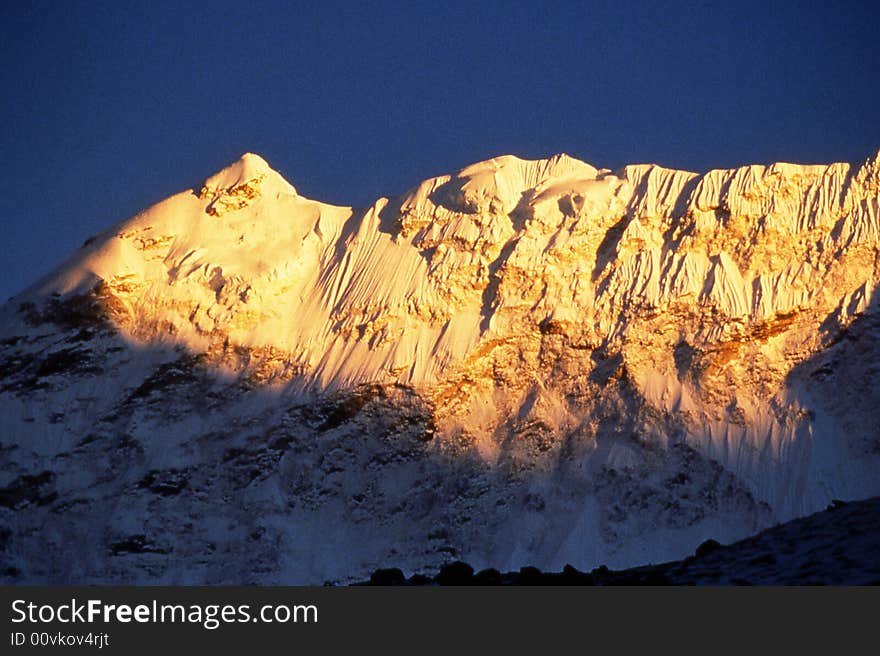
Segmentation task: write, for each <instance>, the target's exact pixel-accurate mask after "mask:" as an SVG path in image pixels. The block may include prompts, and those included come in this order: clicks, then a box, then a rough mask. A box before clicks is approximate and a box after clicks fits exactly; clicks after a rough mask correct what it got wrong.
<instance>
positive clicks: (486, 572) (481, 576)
mask: <svg viewBox="0 0 880 656" xmlns="http://www.w3.org/2000/svg"><path fill="white" fill-rule="evenodd" d="M502 583H503V579H502V578H501V572H499V571H498V570H497V569H494V568H490V569H483V570H480V571H479V572H477V573H476V574H475V575H474V585H502Z"/></svg>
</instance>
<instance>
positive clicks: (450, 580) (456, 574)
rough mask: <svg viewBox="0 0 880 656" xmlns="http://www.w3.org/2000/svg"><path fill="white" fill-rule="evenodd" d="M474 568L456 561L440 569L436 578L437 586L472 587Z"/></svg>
mask: <svg viewBox="0 0 880 656" xmlns="http://www.w3.org/2000/svg"><path fill="white" fill-rule="evenodd" d="M473 578H474V568H473V567H471V566H470V565H468V564H467V563H463V562H461V561H460V560H456V561H455V562H454V563H449V564H448V565H444V566H443V567H441V568H440V573H439V574H438V575H437V577H436V579H435V580H436V581H437V583H438V584H439V585H473V582H474V581H473Z"/></svg>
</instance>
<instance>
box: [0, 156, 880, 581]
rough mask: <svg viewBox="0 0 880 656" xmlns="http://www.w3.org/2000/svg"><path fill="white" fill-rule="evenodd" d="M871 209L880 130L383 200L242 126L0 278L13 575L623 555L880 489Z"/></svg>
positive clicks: (284, 571)
mask: <svg viewBox="0 0 880 656" xmlns="http://www.w3.org/2000/svg"><path fill="white" fill-rule="evenodd" d="M878 231H880V155H878V157H875V158H874V159H872V160H869V161H868V162H866V163H865V164H864V165H862V166H857V167H851V166H849V165H847V164H832V165H830V166H797V165H791V164H775V165H773V166H769V167H764V166H749V167H743V168H740V169H735V170H726V171H711V172H709V173H707V174H705V175H697V174H694V173H688V172H684V171H673V170H668V169H663V168H661V167H657V166H628V167H625V168H624V169H622V170H620V171H617V172H611V171H609V170H605V169H602V170H599V169H596V168H594V167H592V166H590V165H589V164H586V163H584V162H580V161H578V160H576V159H573V158H571V157H568V156H566V155H558V156H555V157H553V158H550V159H547V160H539V161H524V160H520V159H518V158H515V157H510V156H506V157H499V158H496V159H492V160H489V161H487V162H482V163H479V164H475V165H473V166H470V167H468V168H466V169H464V170H462V171H460V172H459V173H458V174H456V175H451V176H441V177H439V178H433V179H431V180H427V181H425V182H423V183H421V184H420V185H419V186H418V187H416V188H415V189H413V190H412V191H410V192H408V193H406V194H404V195H403V196H400V197H397V198H394V199H390V200H389V199H385V198H382V199H379V200H378V201H376V203H375V204H374V205H373V206H371V207H370V208H368V209H366V210H353V209H351V208H344V207H334V206H330V205H326V204H322V203H318V202H315V201H311V200H308V199H305V198H303V197H302V196H300V195H298V194H297V192H296V190H295V189H294V187H293V186H291V185H290V184H289V183H287V182H286V181H285V180H284V179H283V178H282V177H281V176H280V175H279V174H278V173H276V172H275V171H273V170H272V169H271V168H269V166H268V165H267V164H266V163H265V162H264V161H263V160H262V159H261V158H259V157H258V156H256V155H250V154H249V155H245V156H244V157H243V158H242V159H241V160H239V161H238V162H236V163H234V164H232V165H231V166H230V167H228V168H227V169H225V170H223V171H221V172H220V173H218V174H217V175H215V176H213V177H211V178H209V179H208V180H207V181H206V182H205V184H204V187H203V188H202V189H201V190H199V191H186V192H183V193H181V194H178V195H176V196H173V197H171V198H169V199H168V200H165V201H163V202H161V203H159V204H158V205H155V206H154V207H152V208H150V209H148V210H146V211H145V212H143V213H142V214H140V215H138V216H136V217H134V218H133V219H130V220H128V221H126V222H124V223H122V224H120V225H118V226H116V227H115V228H113V229H111V230H110V231H108V232H106V233H104V234H102V235H98V236H96V237H94V238H93V239H91V240H89V242H87V244H86V245H84V247H83V248H82V249H81V250H80V251H78V252H77V253H76V254H74V256H73V257H72V258H71V259H70V260H69V261H68V262H67V263H66V264H65V265H63V266H62V267H61V268H60V269H59V270H58V271H56V272H55V273H53V274H51V275H50V276H48V277H47V278H45V279H44V280H42V281H40V282H39V283H37V284H36V285H34V286H33V287H32V288H31V289H29V290H27V291H26V292H24V293H23V294H21V295H20V296H18V297H16V298H14V299H12V300H11V301H10V302H9V303H7V305H6V306H4V308H3V310H2V312H3V319H2V328H0V332H2V335H0V338H2V339H3V342H2V346H0V375H2V378H0V390H2V397H0V399H2V410H0V411H2V416H0V422H2V427H3V442H2V451H0V476H2V478H0V487H2V490H0V501H2V500H3V499H7V500H8V501H9V502H8V503H6V502H3V503H0V517H2V518H3V522H4V524H5V525H7V526H8V527H9V529H8V530H9V536H8V537H7V538H5V539H4V540H0V549H5V552H4V560H5V561H7V562H9V563H11V565H10V567H9V569H8V571H7V573H6V576H7V577H8V578H9V579H10V580H25V581H50V582H62V581H80V582H93V581H133V580H140V581H152V582H159V581H165V582H181V581H193V582H199V581H205V582H247V581H255V582H256V581H259V582H271V583H302V582H309V583H321V582H323V581H324V580H357V579H362V578H364V576H365V575H368V573H369V572H370V571H372V570H373V569H376V568H377V567H379V566H382V565H384V564H395V565H399V564H403V565H404V566H406V567H409V568H411V570H410V571H420V570H424V571H429V570H431V569H436V567H437V566H438V565H439V564H441V563H442V562H445V561H448V560H452V559H457V558H463V559H466V560H468V561H469V562H471V563H474V564H475V565H476V566H493V567H497V568H499V569H516V568H519V567H521V566H523V565H527V564H534V565H538V566H540V567H544V568H559V567H561V565H562V564H565V563H567V562H568V563H571V564H573V565H575V566H576V567H579V568H582V569H584V568H590V567H592V566H594V565H598V564H603V563H605V564H608V565H611V566H616V567H623V566H628V565H634V564H640V563H642V562H646V561H654V562H656V561H659V560H666V559H671V558H675V557H680V556H682V555H685V554H687V553H690V552H692V551H693V548H694V547H695V546H696V545H697V544H699V543H700V542H702V541H703V540H704V539H705V538H707V537H715V538H719V539H722V540H726V541H730V540H733V539H737V538H741V537H744V536H745V535H748V534H750V533H754V532H755V531H757V530H759V529H761V528H763V527H765V526H767V525H769V524H772V523H774V522H777V521H782V520H786V519H789V518H791V517H794V516H798V515H802V514H805V513H808V512H812V511H815V510H818V509H821V508H824V507H825V506H826V505H827V503H828V501H829V500H830V499H831V498H845V499H855V498H862V497H867V496H871V495H876V494H880V477H878V476H877V473H878V471H880V470H878V465H880V437H878V434H877V432H876V425H877V420H878V418H880V414H878V410H877V408H878V407H880V392H878V391H877V389H878V388H877V387H876V386H875V385H873V380H874V376H875V375H876V368H877V367H878V366H880V351H878V346H880V344H878V335H880V333H878V326H877V321H878V319H877V316H878V313H877V310H876V309H875V307H874V303H873V301H872V294H873V291H874V288H875V286H876V283H877V280H878V277H880V271H878V252H880V250H878V249H880V232H878ZM119 545H124V548H123V547H120V546H119ZM62 551H63V553H62ZM74 553H75V554H77V556H76V557H74V556H73V555H72V554H74Z"/></svg>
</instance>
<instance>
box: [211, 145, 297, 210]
mask: <svg viewBox="0 0 880 656" xmlns="http://www.w3.org/2000/svg"><path fill="white" fill-rule="evenodd" d="M266 181H268V186H267V185H266ZM269 187H273V188H274V189H269ZM266 191H275V192H280V193H286V194H291V195H294V196H295V195H296V189H295V188H294V187H293V185H291V184H290V183H289V182H288V181H287V180H285V179H284V178H283V177H282V175H281V174H280V173H278V172H277V171H275V170H274V169H273V168H272V167H270V166H269V164H268V163H267V162H266V160H264V159H263V158H262V157H260V156H259V155H256V154H255V153H250V152H248V153H244V154H243V155H242V156H241V157H239V158H238V159H237V160H236V161H234V162H233V163H232V164H230V165H229V166H227V167H226V168H224V169H223V170H221V171H219V172H218V173H215V174H214V175H212V176H211V177H210V178H208V179H207V180H205V184H204V186H203V187H202V190H201V192H200V193H199V197H200V198H202V199H206V198H207V199H210V200H211V204H210V206H209V207H208V213H209V214H212V215H214V216H221V215H222V214H224V213H226V212H227V211H229V210H230V209H241V208H242V207H244V206H245V205H246V204H248V203H249V201H251V200H253V199H254V198H256V197H258V196H260V195H261V194H262V193H265V192H266Z"/></svg>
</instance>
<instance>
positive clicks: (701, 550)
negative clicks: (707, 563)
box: [694, 538, 721, 558]
mask: <svg viewBox="0 0 880 656" xmlns="http://www.w3.org/2000/svg"><path fill="white" fill-rule="evenodd" d="M720 548H721V543H720V542H718V541H717V540H713V539H711V538H709V539H708V540H706V541H705V542H703V543H702V544H701V545H700V546H699V547H697V550H696V551H695V552H694V555H695V556H696V557H697V558H705V557H706V556H708V555H709V554H711V553H715V552H716V551H718V550H719V549H720Z"/></svg>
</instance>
